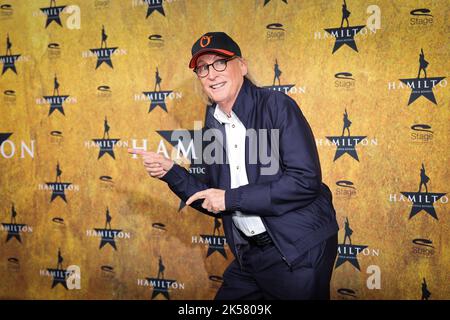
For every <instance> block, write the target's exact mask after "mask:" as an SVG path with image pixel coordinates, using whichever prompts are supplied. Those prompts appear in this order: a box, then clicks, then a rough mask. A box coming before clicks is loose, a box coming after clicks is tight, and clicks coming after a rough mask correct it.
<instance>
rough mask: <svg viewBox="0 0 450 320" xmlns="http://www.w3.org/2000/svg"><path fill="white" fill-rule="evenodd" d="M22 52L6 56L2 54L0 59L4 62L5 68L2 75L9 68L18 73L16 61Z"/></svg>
mask: <svg viewBox="0 0 450 320" xmlns="http://www.w3.org/2000/svg"><path fill="white" fill-rule="evenodd" d="M19 57H20V54H14V55H6V56H0V60H1V61H2V62H3V70H2V75H3V74H4V73H5V72H6V71H7V70H8V69H11V70H12V71H13V72H14V73H15V74H17V70H16V65H15V63H16V61H17V60H18V59H19Z"/></svg>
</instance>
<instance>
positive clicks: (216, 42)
mask: <svg viewBox="0 0 450 320" xmlns="http://www.w3.org/2000/svg"><path fill="white" fill-rule="evenodd" d="M209 52H213V53H218V54H221V55H224V56H227V57H232V56H239V57H241V49H240V48H239V46H238V45H237V43H236V42H234V40H233V39H231V37H230V36H229V35H227V34H226V33H225V32H208V33H205V34H204V35H202V36H201V37H200V38H199V39H198V40H197V41H195V43H194V45H193V46H192V58H191V61H190V62H189V68H191V69H192V68H195V67H196V65H197V59H198V57H200V56H201V55H202V54H204V53H209Z"/></svg>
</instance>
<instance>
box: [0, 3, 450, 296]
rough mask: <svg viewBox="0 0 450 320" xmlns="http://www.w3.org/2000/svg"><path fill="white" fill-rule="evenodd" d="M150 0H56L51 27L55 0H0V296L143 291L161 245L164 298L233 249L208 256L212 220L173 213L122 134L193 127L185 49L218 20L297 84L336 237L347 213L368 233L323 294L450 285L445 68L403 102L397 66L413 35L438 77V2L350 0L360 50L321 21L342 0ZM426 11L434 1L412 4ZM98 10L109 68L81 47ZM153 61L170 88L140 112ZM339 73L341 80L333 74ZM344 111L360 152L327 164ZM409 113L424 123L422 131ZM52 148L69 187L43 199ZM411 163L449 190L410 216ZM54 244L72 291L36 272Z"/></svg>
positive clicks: (356, 234)
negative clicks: (110, 142) (108, 234)
mask: <svg viewBox="0 0 450 320" xmlns="http://www.w3.org/2000/svg"><path fill="white" fill-rule="evenodd" d="M157 2H158V1H156V0H153V4H152V1H150V4H151V5H154V6H155V7H154V8H156V10H153V11H152V10H151V9H150V11H149V13H150V14H149V15H148V17H146V15H147V12H148V9H147V7H148V5H147V4H146V3H145V2H143V1H132V0H126V1H118V0H95V1H88V0H74V1H69V0H67V1H62V0H58V1H57V3H56V6H66V8H64V11H62V12H61V13H60V14H59V17H60V22H61V25H59V24H58V22H57V21H52V22H50V24H49V25H48V26H47V27H46V21H47V15H45V14H44V13H43V11H42V10H41V8H48V7H51V6H53V4H51V3H50V1H47V0H42V1H41V0H39V1H31V0H29V1H12V0H9V1H5V0H0V14H1V15H0V30H1V31H0V54H1V55H2V63H3V70H2V71H4V72H3V74H2V75H1V76H0V89H1V90H0V91H1V92H0V94H1V95H2V97H1V98H0V99H1V101H0V113H1V117H0V134H1V137H3V138H2V140H1V142H3V141H5V142H3V144H2V147H1V150H0V168H1V169H0V222H1V223H2V226H1V229H0V236H1V239H0V240H1V241H0V298H4V299H5V298H19V299H151V298H152V293H153V292H154V289H153V288H152V287H151V286H149V285H148V283H147V284H146V282H145V279H146V278H157V276H158V269H159V257H160V256H161V258H162V261H163V265H164V266H165V271H164V279H171V280H174V281H176V284H175V285H173V286H172V288H171V289H170V290H169V291H168V292H169V296H170V299H211V298H213V297H214V294H215V291H216V289H217V287H218V285H220V282H218V281H220V278H219V277H220V276H221V275H222V273H223V270H224V269H225V267H226V266H227V265H228V264H229V263H230V262H231V259H232V255H231V252H230V250H229V249H228V248H227V247H226V246H225V249H226V251H225V252H226V255H227V259H225V258H224V256H223V255H222V254H221V253H220V250H216V251H214V252H213V253H212V254H211V255H210V256H209V257H206V255H207V251H208V246H207V245H206V244H202V243H199V242H201V239H202V237H201V235H213V229H214V219H212V218H211V217H208V216H204V215H202V214H200V213H198V212H196V211H195V210H193V209H191V208H183V209H181V210H180V211H179V210H178V209H179V206H180V201H179V199H178V198H177V197H176V196H175V195H174V194H172V193H171V191H170V190H169V189H168V188H167V187H166V185H165V183H163V182H161V181H157V180H155V179H151V178H150V177H149V176H148V175H147V174H146V172H145V171H144V169H143V167H142V163H141V161H140V160H136V159H132V158H131V156H130V155H129V154H128V153H127V152H126V149H127V147H129V146H133V143H136V146H137V147H143V146H144V143H146V147H147V149H148V150H153V151H156V150H157V149H158V146H160V144H161V143H162V144H163V145H164V146H165V147H166V148H167V150H168V152H169V153H170V152H172V151H173V150H175V148H174V147H173V146H172V145H171V144H170V143H169V142H168V141H167V140H165V139H164V138H163V137H162V136H161V135H160V134H158V132H157V131H160V130H176V129H181V128H185V129H189V130H192V129H194V121H202V120H203V119H204V103H203V102H202V100H201V98H200V96H199V95H198V93H197V91H196V86H195V81H196V79H195V77H194V74H193V73H192V71H191V70H190V69H188V67H187V64H188V62H189V58H190V50H191V46H192V44H193V42H194V41H195V40H196V39H197V38H198V37H199V36H200V35H202V34H203V33H205V32H208V31H225V32H226V33H228V34H229V35H231V36H232V37H233V38H234V39H235V40H236V42H237V43H238V44H239V45H240V47H241V50H242V53H243V56H244V57H245V58H246V59H247V60H248V63H249V67H250V70H251V74H252V76H253V78H255V79H256V81H257V83H258V84H259V85H262V86H271V85H273V80H274V64H275V59H276V60H277V62H278V64H279V68H280V70H281V71H282V74H281V76H280V81H281V85H288V84H290V85H294V86H293V88H292V89H291V91H290V93H289V94H290V95H291V96H292V97H293V98H294V99H295V100H296V101H297V102H298V104H299V107H300V108H301V110H302V112H303V113H304V114H305V116H306V118H307V119H308V121H309V123H310V125H311V127H312V129H313V131H314V134H315V138H316V140H317V144H318V149H319V154H320V159H321V164H322V171H323V180H324V182H325V183H326V184H328V185H329V186H330V188H331V190H332V191H333V194H334V205H335V207H336V211H337V216H338V217H337V218H338V222H339V225H340V226H341V230H340V232H339V243H341V244H343V243H344V232H345V228H344V219H345V217H347V218H348V220H349V223H350V228H351V229H352V230H353V234H352V236H351V239H352V244H353V245H360V246H367V249H366V250H365V251H364V252H361V253H360V254H358V255H357V259H358V263H359V266H360V270H358V269H357V268H355V266H354V265H352V264H351V263H350V262H349V261H345V262H344V263H343V264H342V265H340V266H338V267H337V268H336V269H335V271H334V275H333V279H332V298H333V299H420V298H421V296H422V289H421V288H422V283H423V278H425V279H426V284H427V290H428V291H429V292H431V296H430V299H448V298H449V297H450V291H449V287H448V282H449V278H448V277H449V272H448V271H449V269H450V250H449V244H450V237H449V234H450V233H449V215H448V213H449V205H448V203H447V202H448V198H447V194H446V193H447V192H448V190H449V185H448V181H449V179H450V172H449V152H448V149H449V134H450V130H449V125H448V123H449V119H450V109H449V98H450V95H449V91H448V86H447V78H444V79H441V80H439V81H438V82H437V84H436V86H435V87H434V88H433V89H432V92H433V94H434V97H435V99H436V103H433V102H432V101H430V100H429V99H427V98H426V97H425V96H420V97H419V98H418V99H417V100H415V101H414V102H412V103H411V104H409V105H408V100H409V98H410V95H411V91H412V90H411V89H410V88H408V87H407V86H403V87H402V86H401V80H400V79H413V78H416V77H417V73H418V70H419V53H420V51H421V49H423V51H424V54H425V59H426V61H428V62H429V65H428V67H427V68H426V71H427V76H428V78H433V77H447V76H448V71H449V67H450V59H449V58H450V56H449V44H448V32H449V31H450V27H449V26H450V25H449V21H448V17H449V16H450V15H449V13H450V12H449V8H450V6H449V2H448V1H445V0H442V1H387V0H380V1H376V2H375V1H356V0H348V1H347V6H348V10H349V11H350V12H351V15H350V17H349V24H350V26H366V27H364V28H363V29H362V30H361V31H360V32H358V33H357V34H356V35H355V36H354V41H355V44H356V46H357V51H356V50H354V49H352V48H351V47H350V46H348V45H343V46H342V47H340V48H339V49H337V50H336V51H335V52H334V53H333V52H332V51H333V47H334V44H335V41H336V40H335V38H334V37H332V36H331V35H330V34H327V32H326V31H325V29H328V28H339V27H340V24H341V17H342V12H341V8H342V1H300V0H289V1H282V0H270V1H267V0H244V1H243V0H220V1H212V0H211V1H208V0H190V1H188V0H172V1H168V0H167V1H164V2H163V3H162V8H163V9H161V6H158V3H157ZM424 8H426V9H428V10H429V11H428V12H425V11H421V13H422V15H416V13H412V12H413V11H414V10H416V9H424ZM162 12H164V15H163V14H162ZM419 13H420V12H419ZM102 25H103V26H104V27H105V33H106V34H107V36H108V38H107V47H109V48H111V47H117V49H116V50H115V52H114V53H113V55H112V56H111V61H112V66H113V68H111V67H110V66H109V65H107V63H103V64H101V65H100V66H99V67H98V68H97V69H96V63H97V57H96V56H94V55H93V54H89V52H90V49H95V48H100V47H101V35H102ZM151 35H159V36H160V37H159V38H158V37H154V36H153V37H150V36H151ZM8 36H9V42H10V44H11V48H10V49H11V50H10V52H7V37H8ZM154 39H156V40H154ZM55 44H56V45H55ZM19 54H20V57H19V58H18V59H17V61H15V62H14V66H15V69H16V72H17V73H15V72H14V70H13V68H6V70H5V67H4V66H5V64H6V63H7V62H5V61H6V60H7V59H11V56H13V55H19ZM156 68H158V71H159V75H160V77H161V78H162V81H161V89H162V90H166V91H173V93H172V94H171V96H169V97H167V99H165V103H166V108H167V112H166V111H165V110H163V108H162V107H161V106H156V107H154V108H153V109H152V110H151V111H150V112H149V106H150V101H148V100H146V99H144V98H145V96H144V98H143V94H142V93H143V92H149V91H154V89H155V71H156ZM342 72H346V73H350V74H351V75H347V76H345V77H346V78H351V79H350V80H349V79H338V78H336V77H335V75H336V74H337V73H342ZM55 74H56V76H57V81H58V82H59V85H60V86H59V93H58V94H59V95H61V96H63V95H69V96H70V100H67V101H65V102H64V103H63V104H62V108H63V110H64V114H62V113H61V112H60V111H59V110H58V109H55V110H54V111H53V112H52V113H51V114H50V115H49V110H51V106H50V105H49V103H47V102H46V100H45V98H44V96H52V94H53V90H54V76H55ZM421 77H423V73H422V75H421ZM106 86H107V87H109V88H108V89H105V88H106ZM99 87H101V88H100V89H99ZM345 109H346V110H347V112H348V115H349V118H350V120H351V121H352V124H351V127H350V132H351V136H365V137H366V140H365V141H364V142H361V143H359V144H357V146H356V152H357V154H358V158H359V161H357V160H355V159H354V158H353V157H351V156H350V155H349V154H348V153H346V154H343V155H342V156H341V157H340V158H338V159H336V161H333V159H334V157H335V154H336V146H335V145H332V144H331V145H330V144H329V143H327V141H329V140H328V139H327V137H330V136H341V133H342V128H343V120H342V119H343V113H344V112H345ZM105 117H107V122H108V125H109V127H110V130H109V135H110V139H120V144H119V143H118V144H117V145H116V146H114V148H113V151H114V158H113V157H112V156H111V154H108V153H104V154H103V155H102V156H101V157H100V158H99V148H98V147H95V146H93V139H102V137H103V133H104V120H105ZM417 124H419V125H426V126H428V127H429V128H428V129H427V127H426V126H420V127H419V128H422V129H424V128H425V129H426V130H427V131H417V130H416V129H417V128H418V127H417V126H416V127H414V128H415V129H414V128H413V126H414V125H417ZM418 133H420V134H422V136H420V137H421V138H420V139H415V137H417V136H418V135H417V134H418ZM24 146H25V147H24ZM27 148H28V149H29V150H30V151H29V152H28V151H27ZM299 152H301V150H299ZM57 163H59V165H60V170H61V172H62V173H61V175H60V177H59V178H58V179H61V182H67V183H71V184H72V185H71V190H65V192H64V193H65V197H66V200H67V202H65V201H64V200H63V198H62V197H56V198H55V199H53V201H51V196H52V191H51V190H49V189H48V188H46V186H47V185H46V183H54V182H55V181H56V179H55V178H56V166H57ZM422 163H423V164H424V166H425V169H426V175H427V176H428V177H429V178H430V181H429V182H428V183H427V188H428V192H430V193H436V194H440V193H443V194H444V195H441V197H440V198H439V200H437V201H436V202H434V203H433V207H434V209H435V211H436V217H437V218H438V219H435V218H434V217H433V216H432V215H431V214H430V213H429V212H427V211H424V210H422V211H421V212H418V213H417V214H416V215H414V216H413V217H412V218H409V216H410V212H411V208H412V206H413V203H412V202H411V201H408V200H407V199H406V200H405V199H404V198H402V192H417V190H418V187H419V184H420V180H421V178H420V169H421V166H422ZM338 181H349V182H351V184H350V183H348V182H347V183H346V186H347V187H345V186H344V187H343V186H342V183H341V182H340V183H338ZM349 185H350V186H351V187H352V188H348V186H349ZM423 187H424V186H422V188H423ZM350 191H351V192H350ZM402 199H403V200H402ZM13 204H14V209H13V208H12V206H13ZM107 208H108V210H109V212H110V216H111V217H112V220H111V227H112V229H115V230H122V234H121V236H120V238H119V236H118V237H116V238H115V239H114V240H115V245H116V249H117V250H115V249H114V248H113V246H112V245H110V244H106V245H104V246H103V247H101V248H100V244H101V238H99V237H96V236H95V235H94V232H93V230H94V229H95V228H100V229H101V228H105V229H107V228H106V227H105V217H106V210H107ZM12 212H16V217H15V221H14V223H15V225H16V228H17V225H20V224H22V225H23V224H24V225H25V226H22V227H21V229H20V232H19V233H18V234H16V236H14V235H12V233H14V232H13V231H11V230H10V229H8V228H11V225H14V223H13V221H12ZM8 225H9V227H8ZM158 226H159V228H158ZM161 226H162V227H161ZM220 230H221V235H222V236H223V229H222V228H220ZM19 239H20V241H19ZM417 239H426V240H428V246H423V245H421V244H423V243H424V241H417ZM414 240H416V241H414ZM430 241H431V242H430ZM430 245H431V246H432V247H430ZM58 249H60V250H61V251H60V253H61V256H62V258H63V261H62V266H61V268H62V269H64V270H65V269H66V268H67V267H68V266H70V265H76V266H78V267H79V268H80V269H79V270H80V271H81V273H80V284H81V287H80V288H79V289H76V288H75V289H66V288H65V287H64V286H63V285H62V283H57V284H56V285H55V286H54V287H53V288H52V284H54V279H53V277H52V276H51V275H49V274H48V273H46V271H48V270H47V269H57V264H58V263H57V262H58ZM423 249H425V250H423ZM373 266H375V267H373ZM374 269H375V270H378V271H379V272H378V271H376V272H375V273H376V274H375V275H374V274H373V271H371V270H374ZM374 277H375V280H374ZM378 280H379V282H377V281H378ZM368 282H369V286H368V284H367V283H368ZM370 283H375V285H374V287H371V288H369V287H370ZM153 298H154V299H166V298H167V296H164V294H158V295H156V296H154V297H153Z"/></svg>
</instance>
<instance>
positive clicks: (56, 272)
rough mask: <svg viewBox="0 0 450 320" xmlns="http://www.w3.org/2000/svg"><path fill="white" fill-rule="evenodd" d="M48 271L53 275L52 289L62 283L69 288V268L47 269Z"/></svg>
mask: <svg viewBox="0 0 450 320" xmlns="http://www.w3.org/2000/svg"><path fill="white" fill-rule="evenodd" d="M47 271H48V272H49V273H50V274H51V275H52V277H53V283H52V289H53V288H54V287H56V286H57V285H58V284H60V285H62V286H63V287H64V288H66V290H69V288H67V270H64V269H47Z"/></svg>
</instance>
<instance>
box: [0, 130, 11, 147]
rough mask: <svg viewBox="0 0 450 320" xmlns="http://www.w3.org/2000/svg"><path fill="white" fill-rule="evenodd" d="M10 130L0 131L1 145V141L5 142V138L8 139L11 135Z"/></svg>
mask: <svg viewBox="0 0 450 320" xmlns="http://www.w3.org/2000/svg"><path fill="white" fill-rule="evenodd" d="M12 134H13V133H12V132H5V133H1V132H0V146H1V145H2V143H3V142H5V141H6V140H8V138H9V137H10V136H11V135H12Z"/></svg>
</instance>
